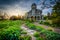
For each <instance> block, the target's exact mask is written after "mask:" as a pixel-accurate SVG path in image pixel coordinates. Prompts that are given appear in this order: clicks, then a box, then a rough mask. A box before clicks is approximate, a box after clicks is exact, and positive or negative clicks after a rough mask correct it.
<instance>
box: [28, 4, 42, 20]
mask: <svg viewBox="0 0 60 40" xmlns="http://www.w3.org/2000/svg"><path fill="white" fill-rule="evenodd" d="M27 19H30V20H36V21H38V20H41V19H42V10H39V9H37V5H36V4H35V3H33V4H32V5H31V10H30V11H29V12H27Z"/></svg>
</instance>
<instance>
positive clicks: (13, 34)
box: [0, 20, 22, 40]
mask: <svg viewBox="0 0 60 40" xmlns="http://www.w3.org/2000/svg"><path fill="white" fill-rule="evenodd" d="M21 24H22V21H21V20H15V21H12V20H3V21H0V40H13V39H15V40H19V35H21V34H20V32H21V28H20V26H21Z"/></svg>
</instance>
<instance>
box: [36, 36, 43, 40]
mask: <svg viewBox="0 0 60 40" xmlns="http://www.w3.org/2000/svg"><path fill="white" fill-rule="evenodd" d="M36 40H44V39H43V38H41V37H37V38H36Z"/></svg>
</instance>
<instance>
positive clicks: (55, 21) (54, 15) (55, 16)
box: [52, 1, 60, 26]
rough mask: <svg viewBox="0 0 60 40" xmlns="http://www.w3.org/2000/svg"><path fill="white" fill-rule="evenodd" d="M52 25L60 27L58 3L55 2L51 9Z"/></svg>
mask: <svg viewBox="0 0 60 40" xmlns="http://www.w3.org/2000/svg"><path fill="white" fill-rule="evenodd" d="M52 23H53V24H56V25H57V26H60V1H57V2H56V5H55V6H54V7H53V13H52Z"/></svg>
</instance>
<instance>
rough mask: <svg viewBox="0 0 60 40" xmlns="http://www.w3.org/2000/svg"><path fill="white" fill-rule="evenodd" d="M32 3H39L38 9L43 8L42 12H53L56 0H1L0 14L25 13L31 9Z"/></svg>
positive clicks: (44, 13)
mask: <svg viewBox="0 0 60 40" xmlns="http://www.w3.org/2000/svg"><path fill="white" fill-rule="evenodd" d="M32 3H36V4H37V9H40V10H42V14H43V15H46V14H47V13H51V12H52V7H53V5H54V4H55V0H0V15H1V14H2V15H3V13H7V14H8V15H18V14H19V15H24V14H25V13H26V12H28V11H29V10H31V5H32Z"/></svg>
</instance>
